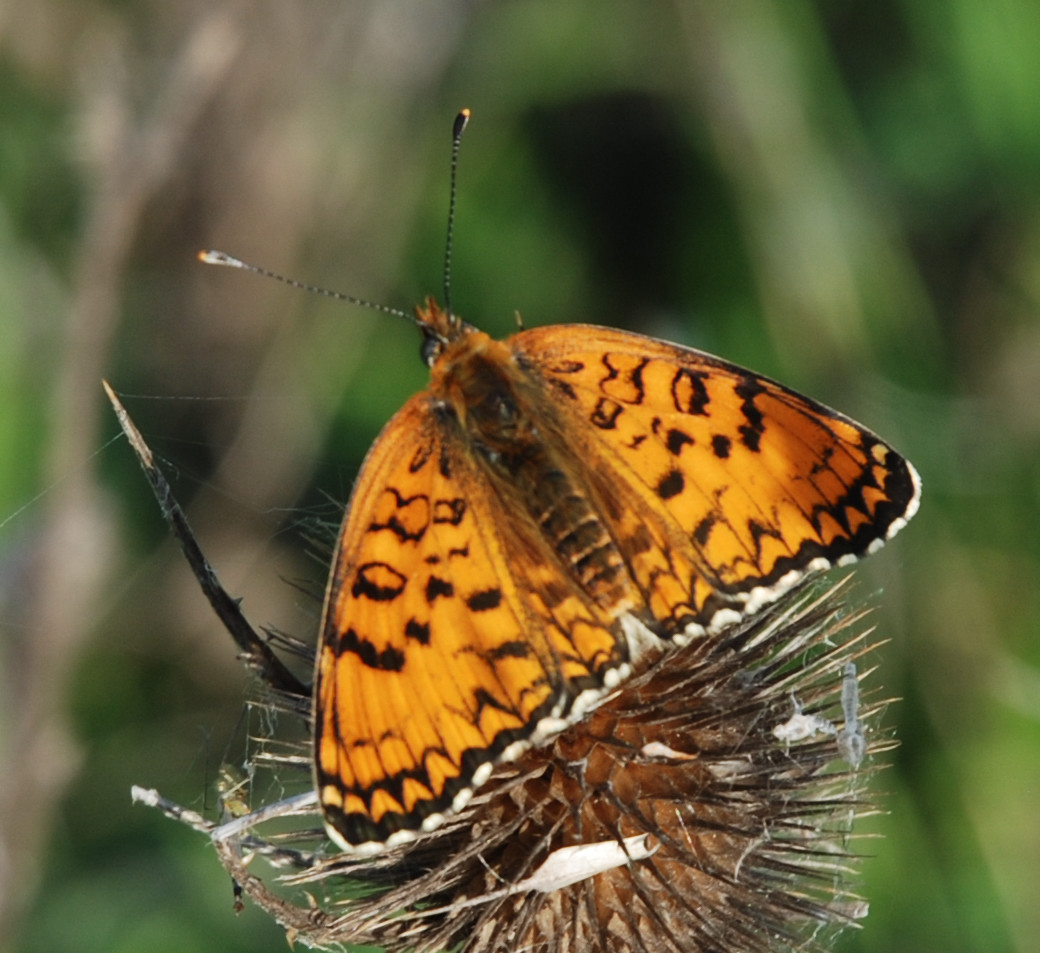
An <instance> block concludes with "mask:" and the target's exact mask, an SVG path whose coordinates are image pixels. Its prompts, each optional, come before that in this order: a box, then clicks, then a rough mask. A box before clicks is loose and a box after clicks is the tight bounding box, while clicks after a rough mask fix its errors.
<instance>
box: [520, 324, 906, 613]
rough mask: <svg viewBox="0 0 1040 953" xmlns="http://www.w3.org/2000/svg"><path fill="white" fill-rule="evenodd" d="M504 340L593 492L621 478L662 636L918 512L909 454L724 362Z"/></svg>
mask: <svg viewBox="0 0 1040 953" xmlns="http://www.w3.org/2000/svg"><path fill="white" fill-rule="evenodd" d="M506 343H507V344H508V345H511V346H512V348H513V349H514V350H515V352H516V354H517V356H518V359H519V360H521V361H522V362H523V363H524V364H525V365H526V366H528V367H529V368H530V369H531V372H532V373H534V374H537V375H539V376H540V377H541V378H542V379H543V381H544V383H545V389H546V391H547V392H548V393H551V394H552V395H553V403H554V405H555V407H556V408H557V411H556V412H557V413H558V414H560V415H561V416H562V417H564V418H566V419H567V423H566V424H565V428H566V430H567V432H568V435H569V439H571V440H573V441H574V442H576V443H577V445H578V446H579V447H580V448H581V449H580V453H581V455H582V456H583V458H584V459H585V460H587V461H588V465H587V469H588V473H589V480H590V483H592V484H593V485H595V484H596V483H601V484H605V485H606V487H607V489H606V490H605V492H606V493H608V494H609V493H611V492H612V491H611V490H610V489H609V488H610V487H620V491H618V490H614V491H613V492H614V493H615V494H616V495H617V496H619V498H620V500H621V502H622V504H623V508H624V509H623V512H624V513H625V514H626V519H627V521H628V523H629V524H631V526H630V529H629V532H630V533H631V534H633V535H634V537H635V538H636V540H637V541H638V545H637V546H634V547H633V546H628V547H627V548H626V561H627V562H628V565H629V568H630V571H632V573H633V575H634V577H635V578H636V581H637V582H638V584H639V587H640V589H641V590H642V591H643V593H644V596H645V598H646V602H647V605H648V606H649V607H650V610H651V615H652V616H653V617H654V618H655V619H656V620H659V621H660V620H667V619H671V620H672V623H673V624H672V625H671V626H669V627H668V628H669V629H670V630H671V631H672V632H677V631H679V630H680V629H682V628H688V630H689V631H690V632H692V633H697V632H699V631H700V630H701V629H704V628H716V629H717V628H720V627H721V626H723V625H726V624H728V623H730V622H732V621H735V620H736V619H737V618H739V616H741V615H745V614H748V613H751V612H754V611H756V610H757V609H758V608H760V607H761V606H762V605H763V604H765V603H767V602H769V601H772V600H773V599H775V598H777V597H778V596H779V595H780V594H782V593H783V592H784V591H786V590H788V589H790V588H791V587H792V586H793V585H795V584H796V583H797V582H798V581H799V580H800V579H801V578H802V577H803V576H804V575H805V574H806V573H808V572H812V571H816V570H820V569H825V568H828V567H829V566H833V565H838V564H845V563H848V562H852V561H854V560H855V559H857V558H859V557H861V556H863V555H866V554H868V553H870V552H874V551H875V550H876V549H878V548H880V546H881V545H883V543H884V542H885V541H886V540H887V539H890V538H891V537H892V536H894V535H895V534H896V533H897V532H898V531H899V530H900V529H901V528H902V527H903V526H904V525H906V522H907V520H909V519H910V517H911V516H912V515H913V514H914V512H916V510H917V505H918V500H919V496H920V480H919V478H918V476H917V473H916V472H915V471H914V469H913V467H912V466H911V465H910V463H909V462H908V461H906V460H905V459H903V458H902V457H901V456H900V455H899V454H898V453H896V452H895V451H894V450H892V449H891V448H890V447H888V446H887V445H886V444H885V443H883V442H882V441H881V440H880V439H879V438H878V437H876V436H875V435H874V434H872V433H871V432H870V431H868V430H866V429H865V428H864V427H862V426H860V425H859V424H857V423H855V422H853V421H852V420H849V419H848V418H847V417H844V416H842V415H841V414H839V413H837V412H836V411H833V410H831V409H829V408H827V407H825V406H823V405H822V404H819V403H817V402H816V401H813V400H811V399H809V398H807V397H803V396H802V395H800V394H798V393H796V392H794V391H792V390H790V389H788V388H786V387H784V386H783V385H782V384H778V383H776V382H775V381H772V380H769V379H768V378H765V377H762V376H760V375H758V374H755V373H753V372H751V371H748V370H746V369H744V368H742V367H739V366H737V365H735V364H730V363H728V362H726V361H723V360H720V359H719V358H716V357H713V356H712V355H709V354H705V353H703V352H700V351H695V350H693V349H690V348H684V347H680V346H678V345H674V344H669V343H667V342H664V341H659V340H655V339H653V338H647V337H645V336H643V335H638V334H632V333H627V332H624V331H618V330H616V329H610V328H599V327H593V326H590V325H553V326H549V327H543V328H535V329H532V330H529V331H524V332H522V333H520V334H517V335H515V336H514V337H512V338H510V339H509V340H508V341H507V342H506ZM655 527H659V528H657V529H656V532H654V530H655ZM648 529H649V530H651V535H655V536H656V539H655V540H654V541H653V543H652V544H651V545H649V546H648V545H647V539H646V536H647V530H648ZM676 529H678V531H679V532H680V533H681V535H682V537H683V540H682V541H681V542H678V541H676V539H675V536H676Z"/></svg>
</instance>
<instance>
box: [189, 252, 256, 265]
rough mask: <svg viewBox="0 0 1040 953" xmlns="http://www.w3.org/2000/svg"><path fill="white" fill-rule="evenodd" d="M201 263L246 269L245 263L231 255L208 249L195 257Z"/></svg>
mask: <svg viewBox="0 0 1040 953" xmlns="http://www.w3.org/2000/svg"><path fill="white" fill-rule="evenodd" d="M195 257H196V258H198V260H199V261H201V262H202V263H203V264H204V265H226V266H227V267H229V268H245V267H246V266H245V265H244V263H243V262H241V261H239V260H238V259H237V258H232V257H231V255H229V254H227V253H226V252H222V251H212V250H211V249H208V248H203V249H202V251H200V252H198V253H197V254H196V255H195Z"/></svg>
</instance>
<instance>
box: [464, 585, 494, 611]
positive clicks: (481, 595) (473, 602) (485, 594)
mask: <svg viewBox="0 0 1040 953" xmlns="http://www.w3.org/2000/svg"><path fill="white" fill-rule="evenodd" d="M501 604H502V590H501V589H497V588H495V589H483V590H481V591H480V592H474V593H473V594H472V595H471V596H467V597H466V605H467V606H468V607H469V608H470V609H472V610H473V611H474V612H487V611H488V610H490V609H497V608H498V607H499V606H500V605H501Z"/></svg>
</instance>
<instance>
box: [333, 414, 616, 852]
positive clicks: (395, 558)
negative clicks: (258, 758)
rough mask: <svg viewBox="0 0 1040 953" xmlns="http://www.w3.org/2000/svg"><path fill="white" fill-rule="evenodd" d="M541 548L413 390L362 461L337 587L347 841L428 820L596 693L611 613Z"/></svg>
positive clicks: (338, 713) (376, 837) (336, 690)
mask: <svg viewBox="0 0 1040 953" xmlns="http://www.w3.org/2000/svg"><path fill="white" fill-rule="evenodd" d="M545 557H546V553H545V544H544V541H541V540H539V539H538V538H537V537H536V535H533V534H532V533H531V531H530V529H529V528H528V527H527V525H526V524H525V523H523V522H522V521H515V520H512V519H511V516H510V513H509V511H508V510H507V509H505V508H504V507H500V506H498V500H497V495H496V488H495V486H494V484H493V483H492V482H490V481H489V478H488V475H487V473H486V472H485V471H484V470H482V469H481V467H480V465H479V463H478V461H476V460H475V459H474V458H473V457H472V456H471V455H470V454H468V453H467V452H466V449H465V446H464V444H463V443H462V441H461V439H460V438H459V436H458V434H457V431H456V430H455V429H454V427H453V423H452V420H451V419H450V418H445V417H442V416H439V414H438V411H437V409H436V407H435V405H434V403H433V402H432V401H431V399H430V397H429V395H427V394H420V395H418V396H416V397H415V398H413V399H412V400H411V401H410V402H409V403H408V404H407V405H406V406H405V407H404V408H403V409H402V410H401V411H400V413H399V414H398V415H397V416H395V417H394V419H393V420H392V421H391V422H390V424H389V425H388V427H387V428H386V430H385V431H384V433H383V435H382V436H381V437H380V438H379V440H378V441H377V442H376V443H375V445H374V446H373V448H372V450H371V452H370V454H369V458H368V459H367V460H366V462H365V465H364V467H363V468H362V472H361V475H360V477H359V479H358V483H357V485H356V487H355V490H354V493H353V496H352V499H351V502H350V505H349V508H348V513H347V517H346V520H345V522H344V525H343V529H342V531H341V535H340V544H339V549H338V552H337V555H336V559H335V565H334V569H333V573H332V576H331V578H330V583H329V592H328V595H327V597H326V608H325V619H324V623H323V639H322V644H321V648H320V653H319V658H318V667H317V676H316V689H315V696H316V700H315V739H316V741H315V747H316V751H315V766H316V774H317V783H318V790H319V793H320V797H321V802H322V807H323V811H324V814H325V818H326V822H327V825H328V826H329V828H330V833H332V834H333V836H334V837H335V838H336V839H337V840H338V841H339V842H340V843H341V844H342V845H343V846H345V847H348V848H349V847H355V846H358V845H365V844H371V845H374V846H378V845H379V844H382V843H384V842H386V841H387V840H388V839H391V840H392V839H393V835H394V833H395V832H397V831H403V832H409V831H414V830H416V829H418V828H420V827H421V826H422V825H423V823H424V821H425V822H426V823H427V826H433V825H434V824H435V823H436V820H437V816H439V815H441V814H442V813H444V812H446V811H449V810H452V809H453V808H455V809H457V808H459V807H461V806H462V804H463V803H464V802H465V800H467V799H468V797H469V795H470V793H471V792H472V791H473V790H474V789H475V788H476V787H478V786H479V784H480V783H482V780H483V779H484V778H485V777H486V776H487V774H488V772H489V771H490V765H491V764H492V763H493V762H494V760H495V759H496V758H497V757H498V756H500V755H501V754H502V753H503V752H505V751H506V750H507V749H510V752H509V753H511V754H512V753H515V752H517V751H519V750H520V748H521V747H523V746H525V745H527V744H529V743H531V742H532V741H538V740H539V737H540V735H547V734H548V733H551V730H552V729H553V728H557V730H558V726H559V724H562V723H563V722H562V721H561V719H563V720H565V719H566V718H567V717H568V716H569V715H571V714H572V713H573V712H574V709H575V705H576V704H577V703H578V699H579V698H581V699H582V704H585V705H587V704H589V703H590V702H591V701H592V698H593V696H594V697H596V698H598V697H599V693H600V689H601V688H602V685H603V682H604V680H605V679H607V678H609V672H610V671H611V670H612V669H613V668H615V667H616V666H617V665H618V664H619V661H620V654H619V651H618V647H617V636H616V634H615V633H614V631H613V629H612V627H611V620H609V619H607V618H605V617H604V616H603V615H602V613H601V612H600V611H599V610H598V609H597V608H596V607H595V606H593V605H591V604H590V603H589V602H588V601H587V600H585V599H583V598H582V595H581V593H580V592H578V591H577V590H576V589H575V587H574V586H573V585H572V584H570V583H568V582H567V580H561V579H560V574H559V570H558V568H557V567H555V565H554V564H553V563H552V561H551V559H546V558H545ZM582 693H589V694H588V695H583V694H582ZM401 836H402V837H407V836H408V835H407V834H403V835H401Z"/></svg>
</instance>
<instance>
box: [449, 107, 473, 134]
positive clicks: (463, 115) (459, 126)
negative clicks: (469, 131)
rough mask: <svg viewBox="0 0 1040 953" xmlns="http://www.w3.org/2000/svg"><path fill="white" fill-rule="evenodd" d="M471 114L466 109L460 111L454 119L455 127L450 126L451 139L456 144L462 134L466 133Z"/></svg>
mask: <svg viewBox="0 0 1040 953" xmlns="http://www.w3.org/2000/svg"><path fill="white" fill-rule="evenodd" d="M472 115H473V113H472V112H471V111H470V110H469V109H468V108H467V109H460V110H459V114H458V115H457V116H456V117H455V125H454V126H452V130H451V137H452V139H454V140H455V141H456V142H458V141H459V139H460V138H462V134H463V133H464V132H465V131H466V126H467V125H469V117H470V116H472Z"/></svg>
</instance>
